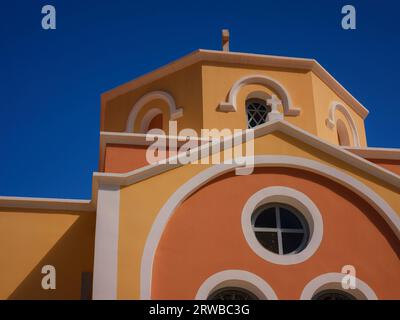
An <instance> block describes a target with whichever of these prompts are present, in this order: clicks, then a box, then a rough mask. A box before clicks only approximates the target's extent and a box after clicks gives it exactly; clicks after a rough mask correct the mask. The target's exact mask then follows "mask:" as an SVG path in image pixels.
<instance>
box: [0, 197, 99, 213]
mask: <svg viewBox="0 0 400 320" xmlns="http://www.w3.org/2000/svg"><path fill="white" fill-rule="evenodd" d="M2 208H16V209H41V210H57V211H75V212H76V211H96V209H95V205H94V204H93V203H92V201H91V200H75V199H54V198H30V197H0V209H2Z"/></svg>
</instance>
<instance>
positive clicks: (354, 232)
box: [152, 168, 400, 299]
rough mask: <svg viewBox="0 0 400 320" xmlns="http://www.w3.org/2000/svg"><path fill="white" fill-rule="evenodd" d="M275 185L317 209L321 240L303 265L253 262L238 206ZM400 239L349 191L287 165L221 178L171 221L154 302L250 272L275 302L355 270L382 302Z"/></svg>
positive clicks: (393, 291)
mask: <svg viewBox="0 0 400 320" xmlns="http://www.w3.org/2000/svg"><path fill="white" fill-rule="evenodd" d="M274 185H281V186H287V187H291V188H295V189H297V190H300V191H301V192H303V193H305V194H306V195H307V196H308V197H310V198H311V199H312V200H313V201H314V202H315V204H316V205H317V206H318V208H319V209H320V211H321V212H322V218H323V222H324V235H323V240H322V242H321V245H320V247H319V248H318V250H317V252H316V253H315V254H314V255H313V256H312V257H311V258H310V259H309V260H307V261H306V262H304V263H302V264H296V265H290V266H282V265H277V264H273V263H270V262H268V261H265V260H263V259H261V258H260V257H258V256H257V255H256V254H255V253H254V252H253V251H252V250H251V249H250V248H249V246H248V244H247V243H246V241H245V239H244V237H243V231H242V228H241V224H240V221H241V214H242V211H241V209H242V208H243V206H244V204H245V202H246V200H247V199H248V198H249V197H250V196H251V195H252V194H253V193H255V192H257V191H258V190H260V189H262V188H265V187H269V186H274ZM399 253H400V252H399V246H398V240H397V239H396V236H395V235H394V234H393V232H392V231H391V230H390V229H389V228H388V226H387V225H386V223H385V222H384V221H383V219H382V218H381V217H380V216H379V214H378V213H377V212H376V211H375V210H374V209H373V208H371V206H370V205H368V204H367V203H365V201H363V200H362V199H360V198H359V197H358V196H357V195H355V194H354V193H353V192H351V191H350V190H348V189H346V188H344V187H342V186H340V185H338V184H337V183H335V182H333V181H331V180H328V179H326V178H324V177H321V176H318V175H315V174H311V173H308V172H304V171H301V170H295V169H287V168H271V169H257V170H256V173H254V174H252V175H249V176H235V175H234V174H225V175H224V176H222V177H219V178H217V179H215V180H213V181H212V182H210V183H208V184H207V185H206V186H204V187H203V188H201V189H200V190H198V191H197V192H196V193H195V194H193V195H192V196H191V197H190V198H188V199H187V200H186V201H185V202H184V203H183V204H182V206H180V207H179V209H178V210H177V211H176V212H175V214H174V216H173V217H172V218H171V220H170V221H169V223H168V225H167V227H166V229H165V231H164V233H163V236H162V239H161V241H160V244H159V247H158V249H157V254H156V259H155V262H154V263H155V266H154V274H153V277H154V281H153V296H152V297H153V298H154V299H171V298H172V299H193V298H194V297H195V296H196V293H197V290H198V288H199V287H200V285H201V284H202V282H203V281H204V279H205V278H208V277H209V276H210V275H212V274H215V273H217V272H218V271H219V270H226V269H239V270H249V271H251V272H253V273H255V274H257V275H259V276H261V277H262V278H263V279H266V280H267V282H268V283H269V284H270V285H271V287H272V288H273V289H274V290H275V292H276V294H277V296H278V298H279V299H299V297H300V294H301V292H302V290H303V289H304V287H305V285H306V284H307V283H308V282H309V281H310V280H311V279H313V278H315V277H317V276H318V275H320V274H324V273H328V272H332V271H337V272H340V271H341V269H342V267H343V266H345V265H348V264H352V265H354V266H355V268H356V270H357V277H360V278H361V279H363V280H364V281H366V282H367V283H369V284H370V285H371V286H372V287H373V288H374V290H375V293H376V294H377V295H378V296H379V298H380V299H397V298H398V288H399V287H400V278H399V270H400V260H399Z"/></svg>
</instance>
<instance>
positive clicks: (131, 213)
mask: <svg viewBox="0 0 400 320" xmlns="http://www.w3.org/2000/svg"><path fill="white" fill-rule="evenodd" d="M255 154H256V155H257V154H275V155H290V156H296V157H303V158H306V159H311V160H315V161H319V162H321V163H324V164H327V165H330V166H333V167H336V168H338V169H339V170H341V171H343V172H345V173H347V174H349V175H350V176H353V177H354V178H356V179H358V180H359V181H361V182H362V183H364V184H365V185H367V186H368V187H370V188H371V189H373V190H374V191H375V192H376V193H377V194H379V195H380V196H381V197H382V198H383V199H385V200H386V201H387V203H388V204H389V205H390V206H392V208H393V209H394V210H395V211H396V212H400V197H399V191H398V190H396V188H395V187H393V186H391V185H389V184H387V183H385V182H382V181H381V180H379V179H378V178H375V177H373V176H371V175H369V174H366V173H365V172H363V171H361V170H359V169H358V168H357V167H353V166H351V165H349V164H347V163H345V162H343V161H340V160H337V159H336V158H334V157H332V156H330V155H328V154H326V153H324V152H322V151H320V150H318V149H315V148H314V147H312V146H310V145H308V144H305V143H303V142H300V141H299V140H297V139H295V138H293V137H290V136H288V135H286V134H284V133H281V132H275V133H272V134H269V135H266V136H262V137H259V138H257V139H256V140H255ZM209 166H210V165H193V164H191V165H186V166H182V167H179V168H176V169H174V170H170V171H167V172H164V173H162V174H159V175H157V176H154V177H151V178H148V179H146V180H143V181H140V182H138V183H135V184H133V185H131V186H127V187H123V188H122V189H121V198H120V220H119V222H120V229H119V253H118V298H120V299H139V297H140V295H139V293H140V264H141V258H142V254H143V248H144V245H145V242H146V239H147V235H148V233H149V230H150V228H151V226H152V224H153V222H154V219H155V218H156V216H157V214H158V212H159V210H160V209H161V207H162V206H163V205H164V204H165V202H166V201H167V200H168V199H169V198H170V197H171V196H172V194H173V193H174V192H175V191H176V190H177V188H178V187H179V186H181V185H182V184H184V183H185V182H187V181H188V180H189V179H190V178H191V177H193V176H195V175H196V174H198V173H199V172H201V171H202V170H204V169H205V168H207V167H209ZM159 186H163V188H159ZM154 190H157V196H154Z"/></svg>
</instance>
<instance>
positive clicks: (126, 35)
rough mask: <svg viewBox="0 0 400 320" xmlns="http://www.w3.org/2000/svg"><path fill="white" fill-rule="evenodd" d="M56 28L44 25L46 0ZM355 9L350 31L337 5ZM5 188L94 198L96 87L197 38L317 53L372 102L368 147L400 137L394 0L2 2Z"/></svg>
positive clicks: (0, 191) (213, 45) (212, 44)
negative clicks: (227, 35)
mask: <svg viewBox="0 0 400 320" xmlns="http://www.w3.org/2000/svg"><path fill="white" fill-rule="evenodd" d="M45 4H52V5H54V6H55V7H56V10H57V30H54V31H45V30H43V29H42V28H41V19H42V14H41V8H42V6H43V5H45ZM345 4H353V5H354V6H355V7H356V9H357V30H355V31H344V30H343V29H342V28H341V24H340V22H341V17H342V15H341V8H342V6H343V5H345ZM0 15H1V18H0V57H1V60H0V195H7V196H35V197H62V198H82V199H89V198H90V196H91V183H92V172H93V171H96V170H97V166H98V152H99V114H100V94H101V92H104V91H106V90H108V89H111V88H113V87H115V86H117V85H119V84H121V83H124V82H126V81H128V80H131V79H133V78H135V77H137V76H139V75H141V74H143V73H145V72H148V71H151V70H153V69H155V68H157V67H159V66H161V65H163V64H166V63H168V62H170V61H172V60H175V59H177V58H179V57H181V56H183V55H185V54H187V53H189V52H191V51H193V50H196V49H198V48H203V49H220V32H221V29H222V28H229V29H230V32H231V50H232V51H241V52H252V53H262V54H272V55H285V56H295V57H305V58H315V59H317V60H318V61H319V62H320V63H321V64H322V65H323V66H324V67H325V68H326V69H327V70H328V71H329V72H330V73H331V74H332V75H333V76H335V77H336V79H338V80H339V81H340V82H341V83H342V84H343V85H344V86H345V87H346V88H347V89H348V90H349V91H350V92H351V93H352V94H353V95H354V96H355V97H356V98H357V99H358V100H359V101H361V103H363V104H364V105H365V106H366V107H367V108H368V109H369V110H370V115H369V117H368V118H367V121H366V128H367V138H368V144H369V146H380V147H397V148H399V147H400V139H399V138H400V129H399V118H400V104H399V98H398V97H397V94H398V93H399V88H398V83H399V74H400V72H399V71H400V63H399V61H398V59H399V57H400V44H399V30H400V4H399V3H398V1H377V0H375V1H372V0H371V1H369V0H362V1H336V0H323V1H315V0H312V1H311V0H304V1H302V0H278V1H276V0H273V1H272V0H271V1H270V0H262V1H252V0H247V1H245V2H243V1H234V0H231V1H215V0H214V1H193V3H191V2H189V1H182V2H176V1H128V0H126V1H123V0H113V1H111V0H110V1H100V0H97V1H95V0H81V1H77V0H68V1H67V0H65V1H39V0H34V1H33V0H25V1H21V0H14V1H1V4H0Z"/></svg>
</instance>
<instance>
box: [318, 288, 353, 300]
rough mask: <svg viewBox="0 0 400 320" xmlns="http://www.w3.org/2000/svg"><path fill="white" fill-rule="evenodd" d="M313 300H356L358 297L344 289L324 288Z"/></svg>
mask: <svg viewBox="0 0 400 320" xmlns="http://www.w3.org/2000/svg"><path fill="white" fill-rule="evenodd" d="M312 300H356V298H354V297H353V296H352V295H351V294H349V293H347V292H344V291H340V290H324V291H322V292H320V293H318V294H316V295H315V296H314V297H312Z"/></svg>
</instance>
